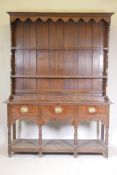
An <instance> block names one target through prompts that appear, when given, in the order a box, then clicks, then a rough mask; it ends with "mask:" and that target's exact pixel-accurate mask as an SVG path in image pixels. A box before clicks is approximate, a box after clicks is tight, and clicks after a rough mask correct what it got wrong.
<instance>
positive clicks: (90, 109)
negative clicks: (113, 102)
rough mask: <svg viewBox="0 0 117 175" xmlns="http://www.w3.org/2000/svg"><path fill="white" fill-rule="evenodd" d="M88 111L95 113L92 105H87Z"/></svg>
mask: <svg viewBox="0 0 117 175" xmlns="http://www.w3.org/2000/svg"><path fill="white" fill-rule="evenodd" d="M88 111H89V113H95V112H96V109H95V108H94V107H89V108H88Z"/></svg>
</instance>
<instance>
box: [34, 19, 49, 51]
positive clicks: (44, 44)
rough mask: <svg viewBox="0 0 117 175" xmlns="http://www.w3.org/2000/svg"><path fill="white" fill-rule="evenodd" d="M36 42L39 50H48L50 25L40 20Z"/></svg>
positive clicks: (37, 23)
mask: <svg viewBox="0 0 117 175" xmlns="http://www.w3.org/2000/svg"><path fill="white" fill-rule="evenodd" d="M36 42H37V49H47V48H48V23H47V22H46V23H45V22H44V23H43V22H42V21H40V20H38V21H37V22H36Z"/></svg>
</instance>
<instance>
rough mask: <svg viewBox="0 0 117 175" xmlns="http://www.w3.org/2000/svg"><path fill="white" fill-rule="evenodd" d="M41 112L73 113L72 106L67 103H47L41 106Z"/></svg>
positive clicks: (44, 113)
mask: <svg viewBox="0 0 117 175" xmlns="http://www.w3.org/2000/svg"><path fill="white" fill-rule="evenodd" d="M41 114H42V116H44V115H64V116H66V115H68V116H73V115H74V107H73V106H67V105H47V106H41Z"/></svg>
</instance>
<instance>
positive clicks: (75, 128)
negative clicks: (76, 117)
mask: <svg viewBox="0 0 117 175" xmlns="http://www.w3.org/2000/svg"><path fill="white" fill-rule="evenodd" d="M77 129H78V127H77V126H74V157H77V146H78V139H77V137H78V134H77Z"/></svg>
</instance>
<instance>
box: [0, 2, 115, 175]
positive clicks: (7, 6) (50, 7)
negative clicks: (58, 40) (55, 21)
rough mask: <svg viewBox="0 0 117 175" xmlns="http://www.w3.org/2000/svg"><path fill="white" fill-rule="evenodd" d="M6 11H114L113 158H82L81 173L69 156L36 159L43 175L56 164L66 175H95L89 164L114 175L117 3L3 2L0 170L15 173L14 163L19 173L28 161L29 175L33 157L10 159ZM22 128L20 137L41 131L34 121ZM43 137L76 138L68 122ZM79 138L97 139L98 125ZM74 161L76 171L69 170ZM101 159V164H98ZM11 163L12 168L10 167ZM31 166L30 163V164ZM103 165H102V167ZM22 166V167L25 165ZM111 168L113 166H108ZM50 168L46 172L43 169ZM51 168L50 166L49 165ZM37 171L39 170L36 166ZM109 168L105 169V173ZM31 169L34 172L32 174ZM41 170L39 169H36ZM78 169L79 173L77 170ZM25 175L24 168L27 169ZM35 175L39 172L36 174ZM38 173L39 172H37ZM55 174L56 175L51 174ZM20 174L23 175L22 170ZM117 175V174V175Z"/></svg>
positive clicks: (83, 128)
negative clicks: (6, 101) (24, 162)
mask: <svg viewBox="0 0 117 175" xmlns="http://www.w3.org/2000/svg"><path fill="white" fill-rule="evenodd" d="M7 11H59V12H60V11H64V12H65V11H68V12H69V11H73V12H74V11H76V12H115V14H114V15H113V16H112V22H111V28H110V44H109V46H110V47H109V48H110V49H109V81H108V96H109V97H110V99H111V101H112V102H113V105H111V109H110V130H109V145H110V146H109V147H110V149H109V150H110V151H109V152H110V158H109V159H108V161H107V160H105V159H104V158H102V157H100V156H96V157H95V156H88V157H87V156H82V158H78V160H77V161H78V163H79V164H78V165H79V171H77V169H74V166H75V168H76V167H77V166H78V165H77V164H76V162H75V160H74V159H72V158H71V157H70V158H69V162H67V160H68V159H67V157H66V156H61V158H62V160H61V159H60V157H59V158H58V157H54V159H53V157H52V156H49V157H48V156H47V160H42V162H41V160H37V159H36V158H34V157H33V159H34V160H36V161H39V163H41V165H42V166H41V168H40V170H41V173H42V174H44V173H46V170H47V171H48V173H50V174H54V170H55V171H56V169H57V164H56V163H55V162H54V160H56V162H58V161H59V163H60V166H61V168H63V172H61V173H63V174H64V173H67V174H72V173H73V172H74V174H77V172H79V174H80V173H81V174H83V173H82V171H81V169H82V168H83V164H82V163H84V166H85V168H86V169H87V171H86V169H85V168H84V169H83V172H84V174H85V173H86V172H87V173H88V172H89V173H90V174H91V172H92V174H93V171H90V170H91V169H90V168H91V167H90V166H89V169H88V164H87V163H88V161H89V162H90V163H91V164H93V163H95V165H94V167H93V169H94V168H96V164H97V163H98V164H99V167H100V170H99V169H98V170H97V171H96V172H97V174H99V173H100V172H102V171H104V173H105V174H114V173H111V170H112V171H113V170H115V171H116V172H117V167H116V164H115V162H116V161H117V117H116V113H117V0H72V1H71V0H59V1H57V0H25V1H24V0H17V1H15V0H0V162H2V164H3V167H0V170H1V172H2V175H3V174H5V175H7V173H9V170H12V172H15V170H13V165H12V163H13V164H14V163H15V166H16V171H17V170H18V167H17V165H18V164H19V163H21V164H23V163H22V161H23V160H24V161H27V164H26V167H27V168H29V167H30V168H29V172H28V173H29V174H30V173H31V172H32V171H33V167H32V166H31V163H32V165H33V166H34V167H35V166H36V165H37V162H35V165H34V162H33V161H32V156H31V155H29V156H28V155H26V156H27V158H26V157H25V156H23V155H20V157H18V156H17V155H16V156H14V157H13V158H12V163H11V161H10V160H9V159H8V158H7V109H6V104H4V103H3V102H4V101H5V100H6V99H7V98H8V96H9V94H10V54H11V53H10V23H9V16H8V15H7V13H6V12H7ZM21 128H22V132H20V134H19V135H18V136H21V137H28V138H34V137H36V138H37V137H38V128H37V126H35V125H34V124H32V123H31V122H21V124H20V126H19V127H18V130H20V129H21ZM43 137H44V138H71V137H73V128H72V126H70V125H69V124H68V123H65V124H64V123H61V122H57V123H56V122H52V123H50V124H48V125H47V126H45V127H44V129H43ZM79 137H80V138H89V137H90V138H95V137H96V123H95V122H92V123H85V124H82V125H81V126H80V128H79ZM48 160H49V161H50V162H51V163H53V164H54V166H55V167H54V169H53V171H50V169H49V167H48V165H47V164H48ZM71 160H72V163H73V162H74V164H73V165H72V166H73V167H71V168H73V169H70V166H71V163H70V161H71ZM99 160H100V161H99ZM44 161H45V164H44ZM64 161H66V162H67V163H68V165H69V166H68V167H67V165H66V164H64V163H62V162H64ZM101 161H102V163H101ZM6 163H8V164H9V165H8V169H5V165H6ZM10 163H11V166H10ZM28 163H29V164H28ZM102 164H103V166H102ZM22 166H23V165H22ZM109 166H110V167H109ZM44 167H47V169H43V168H44ZM50 167H51V165H50ZM35 168H37V167H35ZM105 168H106V170H105ZM26 170H27V169H26ZM30 170H31V171H30ZM37 170H38V168H37ZM75 170H76V171H75ZM24 172H25V168H24ZM34 172H35V174H36V171H34ZM37 172H38V171H37ZM52 172H53V173H52ZM18 173H21V170H20V171H19V172H17V174H18ZM56 173H60V171H56ZM116 174H117V173H115V175H116Z"/></svg>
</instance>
